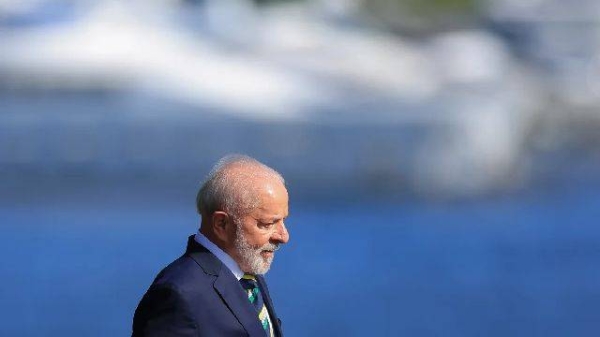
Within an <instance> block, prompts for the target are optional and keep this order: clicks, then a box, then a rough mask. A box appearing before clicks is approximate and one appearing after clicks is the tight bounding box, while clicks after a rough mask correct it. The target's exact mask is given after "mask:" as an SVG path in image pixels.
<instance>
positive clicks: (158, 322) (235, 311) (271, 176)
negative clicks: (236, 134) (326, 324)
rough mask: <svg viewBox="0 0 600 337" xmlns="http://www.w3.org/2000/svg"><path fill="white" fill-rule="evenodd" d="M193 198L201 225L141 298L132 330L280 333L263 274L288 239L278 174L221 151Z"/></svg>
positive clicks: (143, 333) (285, 204) (189, 333)
mask: <svg viewBox="0 0 600 337" xmlns="http://www.w3.org/2000/svg"><path fill="white" fill-rule="evenodd" d="M196 201H197V207H198V212H199V213H200V215H201V216H202V223H201V226H200V230H199V231H198V233H197V234H196V235H193V236H190V238H189V241H188V246H187V250H186V252H185V254H183V256H181V257H180V258H178V259H177V260H175V261H174V262H173V263H171V264H170V265H169V266H167V267H166V268H165V269H163V270H162V271H161V272H160V273H159V274H158V276H157V277H156V279H155V280H154V282H153V283H152V285H151V286H150V288H149V289H148V291H147V292H146V294H145V295H144V297H143V298H142V300H141V301H140V303H139V305H138V308H137V310H136V311H135V316H134V318H133V336H136V337H137V336H211V337H212V336H232V337H233V336H252V337H259V336H261V337H264V336H269V337H276V336H282V332H281V321H280V320H279V318H277V314H276V313H275V310H274V308H273V303H272V301H271V298H270V296H269V291H268V289H267V285H266V283H265V280H264V278H263V277H262V275H263V274H265V273H266V272H267V271H268V270H269V267H270V266H271V262H272V261H273V257H274V255H275V251H276V250H277V249H278V248H279V246H280V245H281V244H284V243H286V242H288V240H289V234H288V232H287V229H286V227H285V225H284V220H285V219H286V217H287V216H288V193H287V190H286V188H285V185H284V180H283V178H282V176H281V175H280V174H279V173H277V172H276V171H275V170H273V169H271V168H269V167H267V166H266V165H264V164H262V163H260V162H258V161H257V160H255V159H253V158H250V157H247V156H229V157H225V158H223V159H221V160H220V161H219V162H218V163H217V164H216V165H215V167H214V168H213V169H212V171H211V172H210V174H209V175H208V178H207V179H206V181H205V182H204V184H203V185H202V187H201V189H200V191H199V192H198V197H197V200H196Z"/></svg>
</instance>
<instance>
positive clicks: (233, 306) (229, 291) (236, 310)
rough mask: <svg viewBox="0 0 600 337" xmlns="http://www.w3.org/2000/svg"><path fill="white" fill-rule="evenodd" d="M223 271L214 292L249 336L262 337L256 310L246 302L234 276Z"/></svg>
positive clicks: (246, 298) (246, 296)
mask: <svg viewBox="0 0 600 337" xmlns="http://www.w3.org/2000/svg"><path fill="white" fill-rule="evenodd" d="M224 269H225V268H223V269H221V274H224V275H219V276H218V277H217V279H216V281H215V284H214V288H215V290H216V291H217V292H218V293H219V295H221V298H222V299H223V301H225V303H226V304H227V307H229V310H231V312H232V313H233V314H234V315H235V317H236V318H237V319H238V321H239V322H240V324H241V325H242V326H243V327H244V329H246V331H247V332H248V334H249V335H250V336H263V337H264V336H265V330H264V329H263V327H262V325H260V322H259V321H258V315H257V313H256V309H254V307H253V306H252V304H251V303H250V301H248V295H246V293H245V292H244V289H243V288H242V286H241V285H240V284H239V282H238V280H237V279H236V278H235V276H233V274H231V273H230V272H229V270H226V269H225V271H223V270H224Z"/></svg>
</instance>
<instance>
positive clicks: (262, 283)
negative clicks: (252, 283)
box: [256, 276, 282, 336]
mask: <svg viewBox="0 0 600 337" xmlns="http://www.w3.org/2000/svg"><path fill="white" fill-rule="evenodd" d="M256 280H257V281H258V286H259V287H260V290H261V292H262V293H263V298H264V300H265V305H266V306H267V309H268V310H269V313H270V316H271V324H273V331H275V336H282V332H281V325H280V324H279V318H278V317H277V314H276V313H275V308H274V306H273V302H272V301H271V296H270V295H269V289H268V288H267V283H266V282H265V279H264V277H262V276H258V277H257V278H256Z"/></svg>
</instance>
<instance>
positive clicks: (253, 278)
mask: <svg viewBox="0 0 600 337" xmlns="http://www.w3.org/2000/svg"><path fill="white" fill-rule="evenodd" d="M242 279H244V280H249V281H252V282H256V276H254V275H252V274H244V276H242Z"/></svg>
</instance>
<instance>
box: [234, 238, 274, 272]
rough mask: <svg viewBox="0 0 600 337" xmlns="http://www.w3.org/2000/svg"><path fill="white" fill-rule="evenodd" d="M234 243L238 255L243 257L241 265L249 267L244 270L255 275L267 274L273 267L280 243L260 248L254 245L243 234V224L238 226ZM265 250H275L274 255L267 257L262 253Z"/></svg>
mask: <svg viewBox="0 0 600 337" xmlns="http://www.w3.org/2000/svg"><path fill="white" fill-rule="evenodd" d="M234 244H235V249H236V250H237V253H238V255H239V256H240V258H241V259H242V261H240V262H241V263H240V267H242V269H248V270H243V271H244V272H245V273H249V274H253V275H262V274H266V273H267V272H268V271H269V268H270V267H271V262H273V257H274V255H275V254H274V252H275V251H276V250H277V249H279V245H276V244H272V243H267V244H264V245H263V246H261V247H258V248H254V247H252V246H251V245H250V244H249V243H248V241H246V238H245V237H244V235H243V234H242V228H241V226H237V230H236V233H235V242H234ZM263 251H273V255H271V256H270V257H267V258H265V257H263V256H262V255H261V254H260V253H261V252H263Z"/></svg>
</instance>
